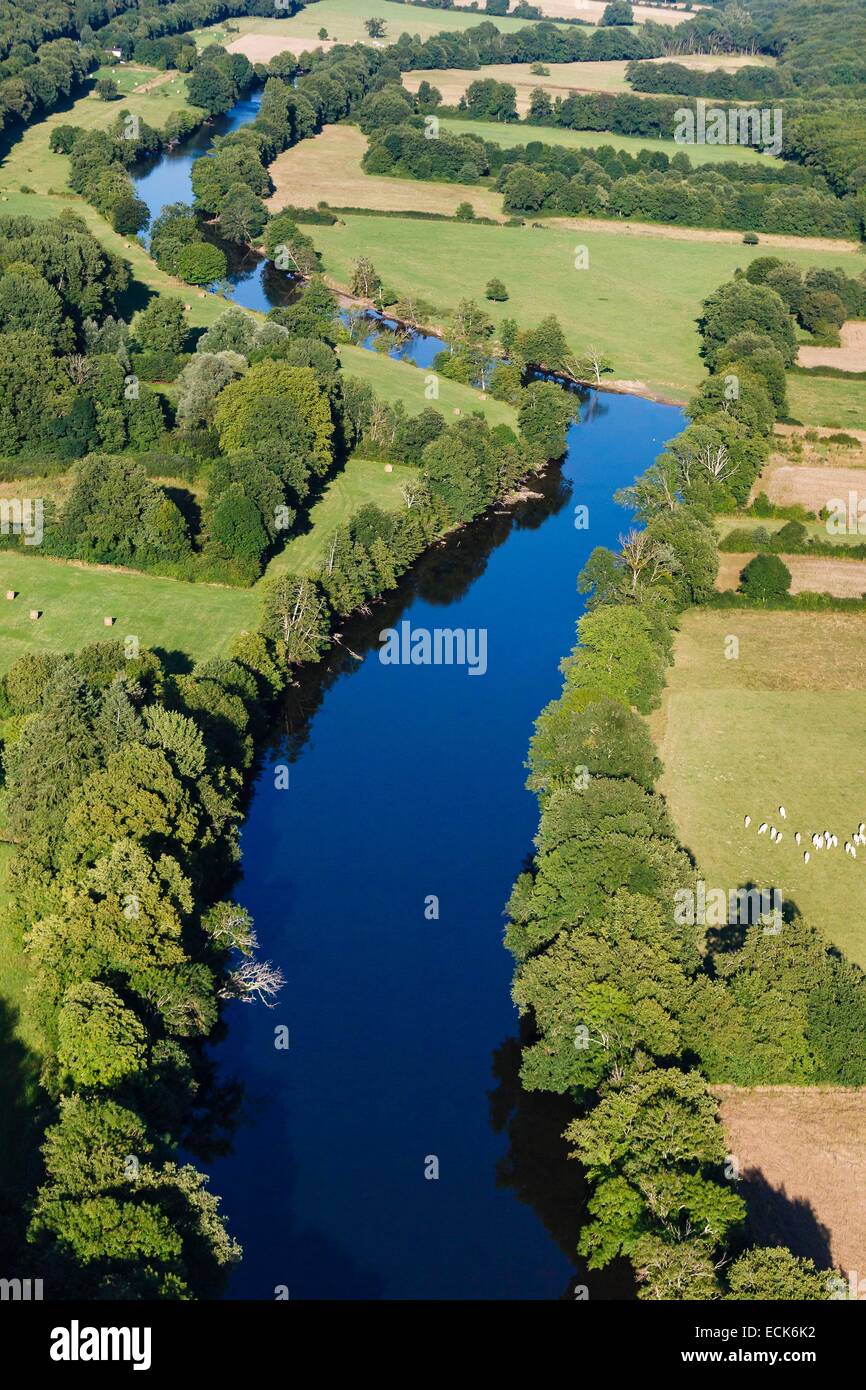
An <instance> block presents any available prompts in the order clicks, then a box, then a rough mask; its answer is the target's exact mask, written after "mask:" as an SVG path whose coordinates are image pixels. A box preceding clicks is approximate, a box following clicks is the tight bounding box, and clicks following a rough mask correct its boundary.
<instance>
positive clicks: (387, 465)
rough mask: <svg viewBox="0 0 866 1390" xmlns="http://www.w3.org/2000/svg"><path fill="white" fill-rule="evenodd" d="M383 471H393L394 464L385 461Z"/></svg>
mask: <svg viewBox="0 0 866 1390" xmlns="http://www.w3.org/2000/svg"><path fill="white" fill-rule="evenodd" d="M385 472H386V473H393V472H394V465H393V463H386V464H385Z"/></svg>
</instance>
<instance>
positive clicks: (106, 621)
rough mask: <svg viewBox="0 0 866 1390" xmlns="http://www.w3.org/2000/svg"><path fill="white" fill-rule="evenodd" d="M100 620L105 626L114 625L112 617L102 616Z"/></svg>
mask: <svg viewBox="0 0 866 1390" xmlns="http://www.w3.org/2000/svg"><path fill="white" fill-rule="evenodd" d="M102 622H103V624H104V626H105V627H114V619H113V618H103V619H102Z"/></svg>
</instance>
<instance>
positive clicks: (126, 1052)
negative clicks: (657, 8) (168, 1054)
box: [57, 980, 147, 1087]
mask: <svg viewBox="0 0 866 1390" xmlns="http://www.w3.org/2000/svg"><path fill="white" fill-rule="evenodd" d="M57 1026H58V1038H59V1042H58V1052H57V1057H58V1061H59V1063H60V1067H61V1070H62V1071H64V1072H66V1073H68V1075H69V1078H70V1081H71V1083H72V1085H73V1086H75V1087H80V1086H84V1087H90V1086H113V1085H117V1083H118V1082H121V1081H124V1080H125V1079H126V1078H127V1077H129V1076H130V1075H131V1074H132V1073H134V1072H136V1071H140V1070H141V1068H142V1067H143V1066H144V1065H145V1063H146V1057H147V1033H146V1031H145V1029H144V1027H143V1025H142V1024H141V1022H140V1021H139V1019H138V1018H137V1017H136V1015H135V1014H134V1013H133V1011H132V1010H131V1009H129V1008H127V1007H126V1005H125V1004H124V1003H123V1000H122V999H121V998H120V996H119V995H118V994H116V993H115V991H114V990H113V989H109V988H108V986H107V985H104V984H99V983H98V982H97V981H96V980H90V981H88V982H86V983H84V984H81V985H78V986H76V987H74V988H72V989H69V990H67V991H66V994H65V995H64V997H63V1004H62V1006H61V1009H60V1014H59V1018H58V1025H57Z"/></svg>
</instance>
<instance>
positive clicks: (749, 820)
mask: <svg viewBox="0 0 866 1390" xmlns="http://www.w3.org/2000/svg"><path fill="white" fill-rule="evenodd" d="M751 824H752V817H751V816H744V817H743V825H744V826H745V827H746V829H747V830H748V828H749V826H750V825H751Z"/></svg>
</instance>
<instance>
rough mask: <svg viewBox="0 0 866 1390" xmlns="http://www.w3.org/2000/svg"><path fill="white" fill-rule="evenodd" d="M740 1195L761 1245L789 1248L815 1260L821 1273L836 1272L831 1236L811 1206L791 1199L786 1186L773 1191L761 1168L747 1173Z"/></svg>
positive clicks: (799, 1200)
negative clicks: (827, 1270) (823, 1271)
mask: <svg viewBox="0 0 866 1390" xmlns="http://www.w3.org/2000/svg"><path fill="white" fill-rule="evenodd" d="M740 1195H741V1196H742V1198H743V1200H744V1202H745V1203H746V1210H747V1212H748V1220H749V1226H750V1228H751V1230H752V1232H753V1234H754V1236H755V1240H756V1242H757V1243H758V1244H759V1245H786V1246H787V1247H788V1249H789V1250H790V1251H792V1253H793V1254H795V1255H798V1256H800V1257H805V1258H808V1259H810V1260H814V1261H815V1264H816V1265H817V1267H818V1268H819V1269H832V1268H833V1259H832V1255H831V1253H830V1232H829V1230H828V1229H827V1227H826V1226H824V1225H822V1224H821V1222H820V1221H819V1220H818V1218H817V1216H816V1215H815V1211H814V1208H813V1207H812V1204H811V1203H810V1202H808V1201H805V1200H803V1199H801V1198H799V1197H789V1196H788V1194H787V1192H786V1191H785V1188H784V1186H781V1187H773V1185H772V1184H771V1183H769V1182H767V1179H766V1178H765V1177H764V1175H763V1173H762V1172H761V1171H760V1169H758V1168H747V1169H745V1171H744V1172H743V1176H742V1188H741V1189H740Z"/></svg>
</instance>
